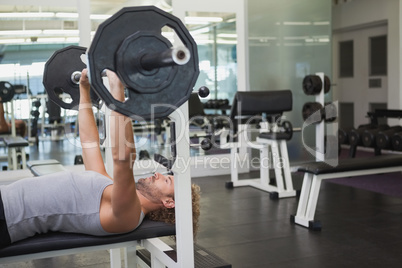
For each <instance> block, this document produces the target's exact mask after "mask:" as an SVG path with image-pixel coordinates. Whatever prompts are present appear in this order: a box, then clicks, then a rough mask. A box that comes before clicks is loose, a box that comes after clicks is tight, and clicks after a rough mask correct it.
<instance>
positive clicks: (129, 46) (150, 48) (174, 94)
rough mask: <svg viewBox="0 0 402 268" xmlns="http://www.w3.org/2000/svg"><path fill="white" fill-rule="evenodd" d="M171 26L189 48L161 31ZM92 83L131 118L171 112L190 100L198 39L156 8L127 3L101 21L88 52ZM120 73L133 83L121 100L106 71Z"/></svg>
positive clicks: (196, 72)
mask: <svg viewBox="0 0 402 268" xmlns="http://www.w3.org/2000/svg"><path fill="white" fill-rule="evenodd" d="M165 26H168V27H170V28H171V29H172V30H173V31H174V32H175V33H176V35H177V37H178V38H179V39H180V41H181V43H182V44H183V45H184V47H185V48H182V49H178V50H176V48H172V44H171V43H170V41H169V40H168V39H166V38H165V37H163V36H162V34H161V32H162V28H163V27H165ZM87 56H88V69H89V77H90V82H91V85H92V86H93V88H94V89H95V91H96V93H97V94H98V96H100V98H101V99H102V100H103V101H104V102H105V104H106V105H107V106H108V107H109V108H111V109H114V110H117V111H119V112H120V113H122V114H125V115H127V116H130V117H140V118H141V119H151V118H160V117H166V116H168V115H169V114H171V113H172V112H173V111H174V110H175V109H176V108H177V107H179V106H181V105H182V104H183V103H184V102H186V101H187V100H188V98H189V97H190V94H191V92H192V90H193V87H194V85H195V82H196V80H197V77H198V74H199V68H198V55H197V44H196V43H195V41H194V39H193V38H192V37H191V35H190V33H189V32H188V30H187V29H186V27H185V25H184V24H183V23H182V22H181V21H180V20H179V19H178V18H176V17H174V16H173V15H171V14H169V13H167V12H164V11H162V10H160V9H158V8H156V7H150V6H149V7H143V6H142V7H127V8H123V9H121V10H120V11H119V12H117V13H116V14H114V15H113V16H112V17H110V18H109V19H108V20H106V21H104V22H103V23H102V24H101V25H99V27H98V30H97V31H96V34H95V36H94V38H93V41H92V44H91V46H90V47H89V49H88V52H87ZM104 69H109V70H111V71H114V72H116V73H117V75H118V76H119V77H120V79H121V81H122V82H123V83H124V84H125V86H126V87H127V88H128V90H127V99H126V101H125V102H120V101H117V100H115V99H114V98H113V96H112V95H111V94H110V93H109V91H108V90H107V88H106V87H105V86H104V84H103V81H102V72H103V70H104Z"/></svg>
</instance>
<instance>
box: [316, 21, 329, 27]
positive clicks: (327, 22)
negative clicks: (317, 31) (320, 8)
mask: <svg viewBox="0 0 402 268" xmlns="http://www.w3.org/2000/svg"><path fill="white" fill-rule="evenodd" d="M313 24H314V25H317V26H320V25H329V21H315V22H313Z"/></svg>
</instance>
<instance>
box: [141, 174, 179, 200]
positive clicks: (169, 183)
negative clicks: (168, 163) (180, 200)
mask: <svg viewBox="0 0 402 268" xmlns="http://www.w3.org/2000/svg"><path fill="white" fill-rule="evenodd" d="M136 186H137V190H138V191H140V193H141V194H142V195H143V196H145V197H146V198H147V199H149V200H150V201H152V202H153V203H156V204H161V203H162V204H164V206H166V207H174V200H173V197H174V177H173V176H171V175H163V174H161V173H155V174H154V175H153V176H151V177H148V178H142V179H139V180H138V182H137V183H136Z"/></svg>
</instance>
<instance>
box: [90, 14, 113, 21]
mask: <svg viewBox="0 0 402 268" xmlns="http://www.w3.org/2000/svg"><path fill="white" fill-rule="evenodd" d="M111 16H112V15H102V14H92V15H90V16H89V17H90V18H91V20H106V19H108V18H110V17H111Z"/></svg>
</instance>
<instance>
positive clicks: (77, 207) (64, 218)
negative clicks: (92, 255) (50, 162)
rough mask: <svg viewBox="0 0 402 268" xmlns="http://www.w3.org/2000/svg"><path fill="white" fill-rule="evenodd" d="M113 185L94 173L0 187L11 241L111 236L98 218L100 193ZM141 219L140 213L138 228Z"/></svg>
mask: <svg viewBox="0 0 402 268" xmlns="http://www.w3.org/2000/svg"><path fill="white" fill-rule="evenodd" d="M112 183H113V181H112V180H110V179H109V178H108V177H105V176H103V175H101V174H99V173H97V172H93V171H85V172H79V173H78V172H68V171H66V172H59V173H54V174H49V175H46V176H41V177H33V178H28V179H24V180H20V181H17V182H15V183H12V184H10V185H5V186H1V187H0V191H1V196H2V199H3V205H4V213H5V218H6V221H7V228H8V232H9V234H10V238H11V242H15V241H18V240H21V239H24V238H27V237H30V236H33V235H35V234H40V233H46V232H48V231H60V232H70V233H84V234H90V235H97V236H103V235H112V234H113V233H108V232H106V231H105V230H103V228H102V226H101V223H100V217H99V208H100V201H101V197H102V194H103V190H104V189H105V188H106V187H107V186H109V185H111V184H112ZM143 218H144V214H143V213H142V212H141V218H140V222H139V224H138V225H140V224H141V222H142V220H143ZM137 227H138V226H137Z"/></svg>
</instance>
